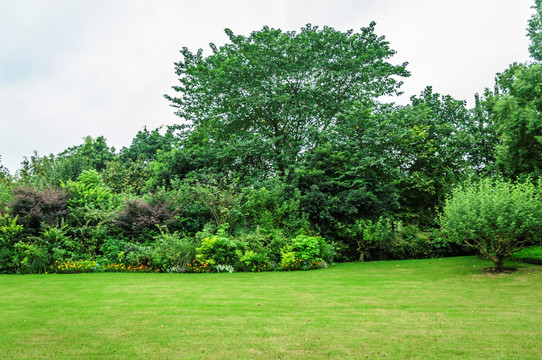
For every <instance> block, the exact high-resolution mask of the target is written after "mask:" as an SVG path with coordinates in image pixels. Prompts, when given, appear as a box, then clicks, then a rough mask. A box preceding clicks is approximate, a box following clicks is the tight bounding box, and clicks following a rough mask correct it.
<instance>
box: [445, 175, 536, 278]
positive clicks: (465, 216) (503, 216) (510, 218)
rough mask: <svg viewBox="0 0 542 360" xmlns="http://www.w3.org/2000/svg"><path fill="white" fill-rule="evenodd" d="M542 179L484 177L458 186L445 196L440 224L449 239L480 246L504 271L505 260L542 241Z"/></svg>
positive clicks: (481, 251)
mask: <svg viewBox="0 0 542 360" xmlns="http://www.w3.org/2000/svg"><path fill="white" fill-rule="evenodd" d="M541 188H542V182H541V181H539V182H538V186H535V185H534V184H532V183H528V182H527V183H517V184H512V183H510V182H505V181H500V180H495V181H494V180H490V179H486V180H482V181H480V182H478V183H473V184H467V185H463V186H459V187H457V188H455V189H454V190H453V191H452V194H451V196H450V197H449V198H448V199H447V200H446V202H445V206H444V209H443V213H442V216H441V219H440V221H441V224H442V228H443V234H444V235H445V236H446V237H447V238H448V240H449V241H452V242H456V243H461V242H464V243H465V244H466V245H467V246H469V247H472V248H475V249H477V250H478V251H479V252H480V254H481V255H482V256H484V257H486V258H488V259H490V260H492V261H493V263H494V264H495V271H503V261H504V259H505V258H507V257H509V256H510V255H512V253H514V252H517V251H519V250H521V249H523V248H525V247H527V246H530V245H536V244H538V245H539V244H541V243H542V194H541Z"/></svg>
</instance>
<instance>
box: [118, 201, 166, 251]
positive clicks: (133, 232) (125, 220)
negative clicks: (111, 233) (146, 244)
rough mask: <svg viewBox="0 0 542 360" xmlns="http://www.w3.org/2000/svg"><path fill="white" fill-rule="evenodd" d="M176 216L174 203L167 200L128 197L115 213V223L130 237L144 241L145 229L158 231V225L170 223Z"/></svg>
mask: <svg viewBox="0 0 542 360" xmlns="http://www.w3.org/2000/svg"><path fill="white" fill-rule="evenodd" d="M174 218H175V213H174V210H173V205H172V204H171V203H169V202H167V201H154V202H152V203H149V202H147V201H145V200H143V199H127V200H126V202H125V203H124V208H123V209H122V210H121V211H120V212H118V213H117V214H116V215H115V220H114V223H115V225H117V226H118V227H120V228H121V229H122V230H123V233H124V234H125V235H126V236H128V237H129V238H139V239H140V241H144V239H141V237H142V235H144V234H145V230H147V231H150V230H152V231H156V232H157V228H156V226H157V225H169V224H171V223H172V222H173V220H174ZM152 231H151V234H152Z"/></svg>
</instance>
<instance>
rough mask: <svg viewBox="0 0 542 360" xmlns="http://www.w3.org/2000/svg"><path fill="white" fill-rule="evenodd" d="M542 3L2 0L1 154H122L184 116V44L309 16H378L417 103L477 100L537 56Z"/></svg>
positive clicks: (353, 21)
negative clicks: (537, 9)
mask: <svg viewBox="0 0 542 360" xmlns="http://www.w3.org/2000/svg"><path fill="white" fill-rule="evenodd" d="M532 4H534V0H453V1H452V0H358V1H355V0H333V1H323V0H321V1H319V0H310V1H308V0H307V1H306V0H299V1H295V0H291V1H286V0H273V1H257V0H252V1H242V0H229V1H218V0H217V1H210V0H207V1H206V0H192V1H184V0H177V1H166V0H153V1H135V0H126V1H115V0H107V1H83V0H80V1H76V0H65V1H61V0H42V1H37V0H0V125H1V126H0V156H1V164H3V165H4V166H7V167H8V168H9V169H10V170H11V172H14V171H15V170H17V169H18V168H19V164H20V162H21V161H22V159H23V156H30V155H31V154H32V152H33V151H34V150H37V151H38V152H39V154H40V155H47V154H50V153H54V154H56V153H58V152H60V151H62V150H64V149H66V148H67V147H69V146H73V145H78V144H81V143H82V141H83V140H82V139H83V137H85V136H87V135H91V136H92V137H97V136H100V135H103V136H105V137H106V138H107V140H108V144H109V145H110V146H115V147H116V148H117V149H120V148H121V147H123V146H128V145H129V144H130V143H131V140H132V138H133V137H134V136H135V134H136V133H137V132H138V131H139V130H141V129H142V128H143V126H145V125H146V126H147V128H149V129H154V128H156V127H158V126H160V125H170V124H174V123H178V122H179V119H178V118H176V117H175V116H174V115H173V112H174V109H173V108H171V107H169V104H168V102H167V101H166V100H165V99H164V98H163V94H165V93H169V94H173V92H172V91H171V90H170V89H171V86H173V85H176V83H177V79H176V76H175V73H174V65H173V63H174V62H175V61H178V60H180V59H181V57H180V54H179V50H180V49H181V48H182V47H183V46H187V47H188V48H189V49H191V50H193V51H195V50H197V49H198V48H203V49H204V50H205V51H206V53H207V54H208V53H209V51H208V49H209V47H208V44H209V43H210V42H214V43H215V44H217V45H222V44H223V43H224V42H226V40H227V37H226V35H225V34H224V31H223V30H224V28H230V29H232V30H233V31H234V33H237V34H243V35H247V34H249V33H250V32H251V31H254V30H260V29H261V28H262V27H263V26H264V25H268V26H270V27H274V28H280V29H283V30H299V29H300V28H301V27H302V26H304V25H305V24H307V23H311V24H313V25H320V26H323V25H328V26H331V27H334V28H335V29H337V30H341V31H345V30H348V29H354V30H359V28H360V27H363V26H367V25H368V24H369V23H370V21H372V20H374V21H376V23H377V26H376V33H377V34H379V35H384V36H385V37H386V39H387V40H388V41H389V42H390V43H391V47H392V48H393V49H395V50H396V51H397V55H396V56H395V57H394V59H393V61H392V62H394V63H401V62H403V61H408V62H409V66H408V69H409V70H410V71H411V72H412V76H411V77H410V78H408V79H406V80H405V85H404V86H403V88H402V90H403V91H404V92H405V95H404V96H403V98H401V99H397V100H396V102H397V103H406V102H408V97H410V95H414V94H419V93H420V92H421V91H422V90H423V88H424V87H425V86H427V85H432V86H433V88H434V90H435V91H436V92H439V93H441V94H449V95H452V96H453V97H454V98H456V99H462V100H467V101H468V102H469V104H472V100H473V96H474V94H475V93H476V92H482V91H483V89H484V88H485V87H492V86H493V84H494V81H493V79H494V76H495V73H497V72H501V71H503V70H504V69H505V68H507V67H508V65H509V64H511V63H512V62H515V61H517V62H525V61H528V60H529V57H528V56H529V54H528V51H527V47H528V39H527V37H526V36H525V33H526V30H525V28H526V26H527V20H528V19H529V17H530V14H531V13H532V11H531V9H530V7H531V6H532Z"/></svg>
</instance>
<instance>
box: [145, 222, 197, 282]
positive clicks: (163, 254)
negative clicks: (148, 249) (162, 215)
mask: <svg viewBox="0 0 542 360" xmlns="http://www.w3.org/2000/svg"><path fill="white" fill-rule="evenodd" d="M196 244H197V242H196V240H195V239H193V238H188V237H182V236H181V235H180V234H179V233H177V232H174V233H169V232H168V231H167V229H166V228H161V229H160V234H159V235H157V236H156V237H155V246H154V249H153V258H152V263H151V264H152V265H153V267H154V268H155V269H160V270H162V271H165V272H185V271H187V266H188V264H190V263H193V261H194V259H195V258H196V246H197V245H196Z"/></svg>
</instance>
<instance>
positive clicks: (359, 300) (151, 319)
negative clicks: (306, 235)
mask: <svg viewBox="0 0 542 360" xmlns="http://www.w3.org/2000/svg"><path fill="white" fill-rule="evenodd" d="M507 265H509V264H507ZM487 266H491V262H488V261H483V260H479V259H477V258H475V257H459V258H446V259H432V260H407V261H389V262H374V263H355V264H354V263H350V264H338V265H336V266H333V267H331V268H328V269H322V270H316V271H306V272H305V271H303V272H267V273H233V274H228V273H220V274H153V273H148V274H141V273H139V274H130V273H101V274H97V273H92V274H68V275H66V274H53V275H51V274H49V275H25V276H18V275H1V276H0V309H1V310H0V332H1V336H0V358H1V359H181V358H182V359H200V358H205V359H249V358H250V359H254V358H261V359H334V358H335V359H345V358H355V359H377V358H378V359H382V358H389V359H407V358H408V359H539V358H540V354H541V353H542V327H541V326H540V324H542V296H540V295H541V292H540V286H541V285H542V267H540V266H536V265H529V264H517V266H518V268H519V269H518V271H517V272H515V273H513V274H502V275H501V274H499V275H495V274H488V273H484V272H481V268H484V267H487Z"/></svg>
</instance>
